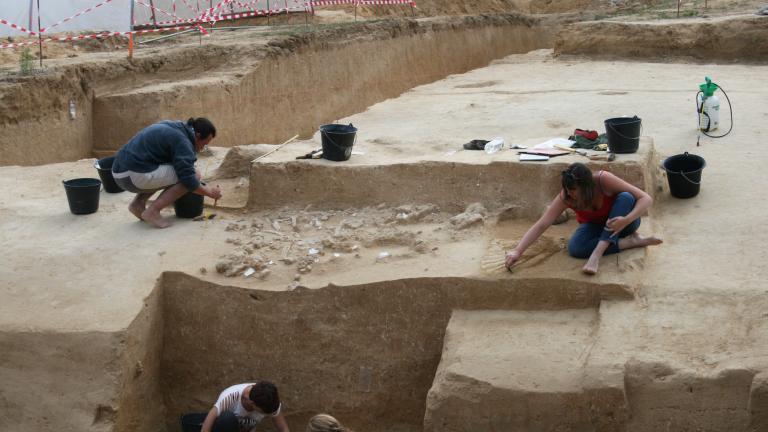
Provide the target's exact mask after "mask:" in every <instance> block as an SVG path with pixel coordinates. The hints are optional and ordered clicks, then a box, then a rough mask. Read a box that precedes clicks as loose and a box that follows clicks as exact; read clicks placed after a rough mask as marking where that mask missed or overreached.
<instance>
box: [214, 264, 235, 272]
mask: <svg viewBox="0 0 768 432" xmlns="http://www.w3.org/2000/svg"><path fill="white" fill-rule="evenodd" d="M230 268H232V263H231V262H229V261H219V262H217V263H216V272H218V273H226V272H227V270H229V269H230Z"/></svg>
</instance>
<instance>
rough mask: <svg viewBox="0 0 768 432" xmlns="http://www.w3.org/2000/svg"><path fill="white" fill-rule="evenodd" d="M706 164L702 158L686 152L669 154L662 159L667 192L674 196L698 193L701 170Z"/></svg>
mask: <svg viewBox="0 0 768 432" xmlns="http://www.w3.org/2000/svg"><path fill="white" fill-rule="evenodd" d="M706 165H707V163H706V161H704V158H703V157H701V156H696V155H692V154H688V152H685V153H684V154H679V155H675V156H670V157H668V158H667V159H665V160H664V164H663V165H662V166H663V167H664V170H665V171H666V172H667V181H668V182H669V192H670V193H671V194H672V196H673V197H676V198H693V197H695V196H696V195H698V194H699V189H700V187H701V171H702V170H703V169H704V167H705V166H706Z"/></svg>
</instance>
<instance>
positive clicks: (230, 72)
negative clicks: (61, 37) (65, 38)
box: [0, 14, 552, 165]
mask: <svg viewBox="0 0 768 432" xmlns="http://www.w3.org/2000/svg"><path fill="white" fill-rule="evenodd" d="M537 24H538V20H536V19H534V18H530V17H527V16H524V15H517V14H500V15H489V16H468V17H447V18H440V19H422V20H409V19H401V20H387V21H379V22H372V23H360V24H356V25H348V26H345V27H343V28H331V29H329V30H320V31H316V32H310V33H303V34H302V33H301V32H298V31H297V33H296V34H295V35H291V36H275V37H274V38H273V39H272V40H270V41H269V43H267V44H266V45H264V44H263V41H261V43H254V44H252V45H248V44H242V43H240V44H236V43H233V44H232V46H229V45H221V46H216V45H213V44H211V45H210V46H206V45H203V46H202V47H186V48H183V49H181V48H174V49H173V50H172V49H170V48H169V51H168V52H167V54H166V53H163V54H159V55H154V56H147V57H142V58H135V59H133V60H127V59H119V60H111V61H109V62H106V63H104V62H102V63H93V64H88V63H83V64H79V65H75V66H66V67H65V66H62V67H61V68H58V69H55V70H54V71H53V72H50V73H47V74H45V75H41V76H35V77H30V78H16V79H6V80H5V82H0V124H1V125H2V126H3V135H2V136H0V148H2V149H3V151H2V152H0V165H36V164H45V163H53V162H61V161H67V160H75V159H79V158H84V157H90V156H91V155H92V152H93V151H94V150H96V151H99V154H104V153H109V152H113V151H114V150H116V149H117V148H119V147H120V146H121V145H122V144H124V143H125V142H126V141H127V140H128V139H129V138H130V137H131V136H132V135H133V134H135V133H136V131H138V130H139V129H141V128H143V127H145V126H146V125H148V124H150V123H152V122H154V121H157V120H160V119H166V118H178V119H186V118H188V117H190V116H207V117H210V118H211V119H212V120H213V121H214V122H215V123H216V124H217V128H218V131H219V134H218V136H217V139H216V145H218V146H232V145H240V144H251V143H279V142H282V141H284V140H286V139H287V138H289V137H291V136H293V135H295V134H297V133H299V134H302V135H304V136H309V135H310V134H311V133H312V132H313V131H315V129H316V128H317V126H318V125H319V124H322V123H327V122H330V121H333V120H335V119H338V118H341V117H344V116H347V115H350V114H353V113H356V112H359V111H362V110H364V109H365V108H366V107H368V106H370V105H371V104H374V103H376V102H379V101H381V100H384V99H387V98H390V97H395V96H397V95H399V94H400V93H402V92H404V91H406V90H408V89H410V88H412V87H414V86H417V85H420V84H425V83H429V82H433V81H435V80H438V79H441V78H443V77H445V76H447V75H449V74H455V73H462V72H466V71H468V70H471V69H474V68H477V67H480V66H483V65H485V64H488V63H489V62H490V61H491V60H494V59H497V58H501V57H503V56H506V55H509V54H513V53H521V52H527V51H529V50H532V49H537V48H543V47H547V46H551V44H552V34H551V32H550V31H549V30H547V29H546V28H544V27H538V26H537ZM243 64H254V66H253V68H252V69H250V70H245V71H244V70H243V67H242V65H243ZM174 77H175V78H174ZM70 100H72V101H74V102H75V107H76V114H75V116H74V118H71V116H70V110H69V102H70Z"/></svg>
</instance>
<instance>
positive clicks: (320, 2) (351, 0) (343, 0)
mask: <svg viewBox="0 0 768 432" xmlns="http://www.w3.org/2000/svg"><path fill="white" fill-rule="evenodd" d="M356 2H357V1H356V0H316V1H311V2H309V5H310V6H333V5H341V4H355V3H356Z"/></svg>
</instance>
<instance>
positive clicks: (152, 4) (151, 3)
mask: <svg viewBox="0 0 768 432" xmlns="http://www.w3.org/2000/svg"><path fill="white" fill-rule="evenodd" d="M149 8H150V10H152V28H157V17H156V16H155V2H154V0H149Z"/></svg>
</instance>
